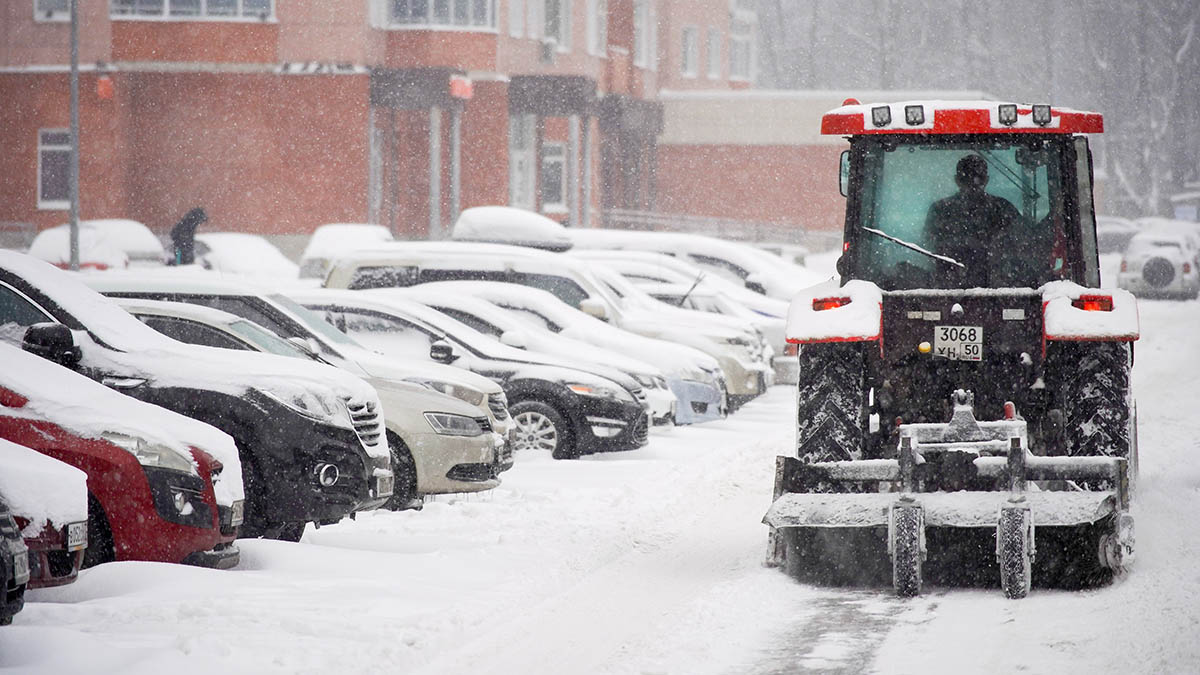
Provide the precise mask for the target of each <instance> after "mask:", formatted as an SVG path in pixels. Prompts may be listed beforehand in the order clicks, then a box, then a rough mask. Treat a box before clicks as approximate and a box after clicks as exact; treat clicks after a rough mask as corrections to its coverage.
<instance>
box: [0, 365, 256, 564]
mask: <svg viewBox="0 0 1200 675" xmlns="http://www.w3.org/2000/svg"><path fill="white" fill-rule="evenodd" d="M0 362H2V363H4V364H5V367H4V368H0V438H3V439H7V440H9V441H12V442H14V443H18V444H20V445H24V446H26V447H29V448H32V449H34V450H37V451H38V452H40V453H42V454H44V455H48V456H50V457H53V458H55V459H57V460H60V461H62V462H65V463H67V464H69V465H71V466H74V467H76V468H78V469H82V470H83V471H84V472H85V473H86V474H87V493H88V494H87V516H88V518H87V522H88V526H87V541H88V547H87V549H86V553H85V555H84V566H85V567H89V566H91V565H95V564H99V563H102V562H108V561H111V560H149V561H159V562H173V563H186V564H194V565H201V566H205V567H218V568H226V567H232V566H234V565H236V564H237V562H238V557H239V552H238V549H237V547H236V546H234V544H233V540H234V539H235V538H236V536H237V527H238V525H240V524H241V520H242V512H243V508H242V507H243V502H242V480H241V467H240V464H239V463H238V457H237V449H236V446H234V444H233V439H231V438H229V436H227V435H225V434H223V433H221V432H219V431H217V430H216V429H213V428H212V427H209V426H208V425H205V424H202V423H199V422H196V421H195V420H191V419H188V418H186V417H183V416H182V415H177V414H175V413H172V412H170V411H167V410H165V409H163V408H159V407H157V406H154V405H150V404H148V403H143V402H141V401H138V400H136V399H133V398H130V397H128V396H124V395H122V394H119V393H117V392H115V391H112V390H111V389H108V388H107V387H104V386H103V385H100V384H98V383H96V382H93V381H92V380H90V379H88V378H87V377H84V376H82V375H79V374H77V373H75V372H73V371H71V370H68V369H66V368H63V367H61V366H58V365H55V364H53V363H51V362H49V361H47V360H45V359H42V358H40V357H37V356H34V355H32V354H29V353H26V352H24V351H21V350H20V349H17V348H15V347H11V346H9V345H7V344H0ZM217 457H220V459H217ZM68 544H70V542H68Z"/></svg>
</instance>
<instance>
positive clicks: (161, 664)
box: [0, 302, 1200, 675]
mask: <svg viewBox="0 0 1200 675" xmlns="http://www.w3.org/2000/svg"><path fill="white" fill-rule="evenodd" d="M1141 318H1142V329H1143V339H1142V341H1141V342H1139V343H1138V346H1137V351H1136V365H1135V368H1134V384H1135V388H1136V393H1137V396H1138V398H1139V415H1140V428H1141V433H1140V441H1141V483H1140V485H1139V491H1138V502H1137V503H1136V505H1135V511H1134V514H1135V516H1136V518H1137V522H1138V545H1139V550H1138V559H1137V561H1136V564H1135V566H1134V568H1133V570H1132V572H1131V573H1130V574H1129V575H1128V576H1127V577H1126V578H1123V579H1120V580H1118V581H1117V582H1116V583H1115V584H1114V585H1113V586H1111V587H1108V588H1103V589H1098V590H1093V591H1087V592H1066V591H1047V590H1040V589H1035V590H1034V591H1033V593H1032V594H1031V595H1030V597H1029V598H1027V599H1025V600H1021V601H1008V600H1005V599H1004V598H1003V597H1002V595H1001V594H1000V591H999V590H998V589H996V588H982V589H957V588H956V589H946V588H938V587H933V588H928V587H927V589H926V594H925V595H923V596H922V597H920V598H916V599H913V600H899V599H897V598H894V597H892V595H891V593H890V590H889V589H882V588H881V589H851V590H847V589H835V588H819V587H814V586H806V585H802V584H798V583H796V582H793V581H791V580H790V579H788V578H786V577H785V576H784V575H783V574H782V573H781V572H779V571H777V570H772V569H767V568H764V567H762V566H761V564H760V563H761V560H762V557H763V554H764V552H765V541H766V527H765V526H764V525H761V524H760V519H761V517H762V515H763V513H764V512H765V510H766V507H767V506H768V504H769V502H770V496H771V485H772V476H773V465H774V457H775V455H776V454H779V453H786V452H787V451H788V447H789V445H790V443H791V436H792V420H791V415H792V412H791V399H792V392H791V390H790V389H788V388H783V387H776V388H774V389H772V390H771V391H770V392H769V393H768V394H767V395H766V396H764V397H762V398H761V399H759V400H757V401H754V402H752V403H750V404H749V405H747V406H746V407H745V408H744V409H742V410H741V411H740V412H738V413H737V414H736V415H735V416H734V417H732V418H730V419H728V420H725V421H721V422H714V423H709V424H705V425H699V426H695V427H689V428H678V429H675V430H673V431H672V432H670V433H667V434H662V435H654V436H652V438H651V443H650V445H649V446H647V447H646V448H643V449H641V450H638V451H634V452H628V453H621V454H609V455H599V456H591V457H586V458H584V459H582V460H580V461H577V462H561V461H554V460H552V459H550V457H549V456H548V455H538V454H522V455H519V456H518V458H517V465H516V467H515V468H514V469H513V470H512V471H510V472H508V473H507V474H505V476H504V484H503V485H502V486H501V487H500V488H498V489H496V490H494V491H492V492H490V493H485V494H481V495H474V496H470V497H456V498H444V499H439V500H437V501H433V502H430V503H428V504H427V505H426V507H425V509H424V510H423V511H421V512H411V511H410V512H404V513H371V514H366V515H364V516H360V517H359V519H358V520H357V521H354V522H350V521H346V522H344V523H342V524H340V525H337V526H332V527H325V528H321V529H320V530H314V529H311V528H310V529H309V530H308V532H307V533H306V534H305V537H304V539H303V541H302V542H301V543H299V544H290V543H284V542H273V541H242V542H239V545H240V546H241V549H242V563H241V565H240V566H239V567H238V568H237V569H234V570H229V571H213V570H203V569H196V568H189V567H183V566H171V565H160V564H149V563H115V564H109V565H102V566H100V567H98V568H95V569H92V570H87V571H85V572H83V573H82V574H81V575H80V578H79V580H78V581H77V582H76V583H75V584H74V585H72V586H67V587H64V588H60V589H47V590H43V591H36V592H31V593H30V594H29V602H28V604H27V605H26V609H25V611H24V612H22V613H21V614H19V615H17V617H16V618H15V621H14V624H13V625H12V626H10V627H7V628H4V629H0V667H9V668H13V669H14V670H15V672H37V673H50V672H54V673H59V672H62V673H66V672H84V671H86V672H89V673H155V674H158V673H173V674H183V673H200V672H226V673H228V672H238V673H241V672H246V673H250V672H253V673H263V672H280V673H307V672H311V673H318V672H319V673H362V672H372V671H378V672H397V673H421V674H431V675H432V674H439V675H440V674H443V673H449V674H456V673H464V674H465V673H470V674H472V675H475V674H476V673H636V674H659V673H662V674H666V673H688V674H691V673H791V672H880V673H931V672H933V673H958V672H994V673H1011V672H1028V673H1061V672H1122V673H1166V672H1195V671H1196V670H1197V669H1200V571H1198V570H1197V564H1196V561H1197V560H1200V521H1198V520H1197V518H1196V516H1195V514H1197V513H1200V462H1197V461H1196V457H1197V456H1198V455H1200V421H1197V415H1196V414H1195V410H1194V408H1195V407H1196V405H1197V403H1198V402H1200V397H1198V396H1197V395H1196V393H1195V392H1196V387H1197V383H1198V382H1200V358H1198V357H1200V303H1197V302H1142V303H1141Z"/></svg>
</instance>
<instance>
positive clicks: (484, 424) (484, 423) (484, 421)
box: [473, 416, 492, 434]
mask: <svg viewBox="0 0 1200 675" xmlns="http://www.w3.org/2000/svg"><path fill="white" fill-rule="evenodd" d="M473 419H474V420H475V423H476V424H478V425H479V428H480V429H483V433H485V434H486V433H488V432H490V431H491V430H492V422H491V420H489V419H488V418H487V417H486V416H485V417H475V418H473Z"/></svg>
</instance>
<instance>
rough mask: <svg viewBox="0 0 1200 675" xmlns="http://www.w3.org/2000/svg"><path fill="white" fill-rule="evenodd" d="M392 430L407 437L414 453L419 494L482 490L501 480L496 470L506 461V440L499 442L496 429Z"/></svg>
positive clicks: (497, 483)
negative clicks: (465, 432) (456, 432)
mask: <svg viewBox="0 0 1200 675" xmlns="http://www.w3.org/2000/svg"><path fill="white" fill-rule="evenodd" d="M393 431H394V433H396V434H397V435H399V436H400V437H401V438H403V439H405V442H406V443H407V444H408V448H409V451H410V452H411V453H412V457H413V462H414V463H415V464H416V469H417V492H418V493H420V494H447V493H453V492H480V491H483V490H490V489H492V488H494V487H496V486H497V485H499V484H500V479H499V478H497V477H496V473H497V471H498V466H497V465H498V464H501V465H502V464H503V460H502V458H503V456H504V454H503V449H502V448H503V447H504V443H503V442H502V443H501V444H500V446H498V445H497V441H496V435H495V434H493V433H490V432H485V433H483V434H480V435H479V436H446V435H440V434H436V433H434V432H433V431H429V432H428V433H425V432H420V433H410V431H411V430H407V429H406V430H403V433H402V432H401V430H393ZM509 456H510V457H511V451H510V452H509ZM509 461H510V462H511V459H510V460H509Z"/></svg>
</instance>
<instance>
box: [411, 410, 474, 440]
mask: <svg viewBox="0 0 1200 675" xmlns="http://www.w3.org/2000/svg"><path fill="white" fill-rule="evenodd" d="M425 421H427V422H429V426H431V427H433V430H434V431H436V432H437V433H439V434H441V435H443V436H479V435H480V434H482V433H483V427H481V426H479V423H478V422H476V421H475V420H474V419H472V418H470V417H467V416H466V415H454V414H452V413H438V412H427V413H425Z"/></svg>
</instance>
